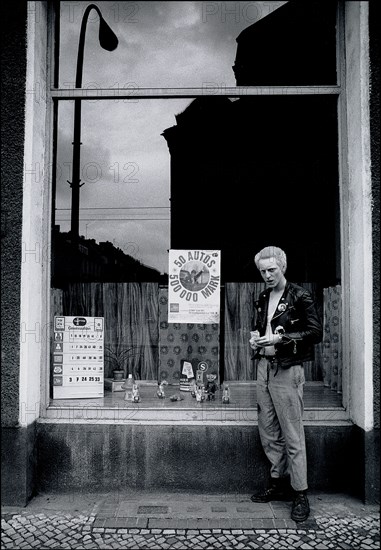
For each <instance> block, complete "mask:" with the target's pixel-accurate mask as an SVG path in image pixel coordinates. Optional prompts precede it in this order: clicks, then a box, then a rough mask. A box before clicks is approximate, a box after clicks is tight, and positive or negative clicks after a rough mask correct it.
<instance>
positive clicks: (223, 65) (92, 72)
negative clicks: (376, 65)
mask: <svg viewBox="0 0 381 550" xmlns="http://www.w3.org/2000/svg"><path fill="white" fill-rule="evenodd" d="M88 5H89V3H88V2H60V14H61V16H60V22H61V31H60V79H59V81H60V83H59V85H60V87H61V88H73V87H74V86H75V81H76V65H77V55H78V39H79V33H80V26H81V21H82V20H83V16H84V14H85V10H86V7H87V6H88ZM97 6H98V7H99V8H100V10H101V14H102V17H103V18H104V20H105V21H106V23H107V24H108V25H109V26H110V28H111V29H112V30H113V32H114V33H115V35H116V36H117V37H118V41H119V44H118V47H117V48H116V49H115V50H114V51H107V50H105V49H103V48H102V47H101V46H100V44H99V40H98V29H99V15H98V14H97V13H96V11H95V10H94V9H92V10H91V11H90V13H89V14H88V23H87V27H86V33H85V45H84V62H83V80H82V87H83V88H89V89H90V88H91V89H93V88H95V89H96V88H120V87H128V88H131V89H136V88H141V87H143V88H144V87H175V88H179V87H200V88H202V87H206V86H211V85H214V86H216V87H218V88H220V89H221V92H222V93H223V90H224V88H225V87H226V86H235V85H236V84H239V85H243V86H247V85H249V86H250V85H279V84H281V85H287V84H294V85H302V84H308V85H312V84H334V83H336V68H335V67H336V61H335V17H336V14H335V10H336V8H335V2H326V3H322V2H281V1H279V2H200V1H196V2H188V1H185V2H183V1H181V2H177V1H175V2H172V1H167V2H98V3H97ZM233 67H234V70H233Z"/></svg>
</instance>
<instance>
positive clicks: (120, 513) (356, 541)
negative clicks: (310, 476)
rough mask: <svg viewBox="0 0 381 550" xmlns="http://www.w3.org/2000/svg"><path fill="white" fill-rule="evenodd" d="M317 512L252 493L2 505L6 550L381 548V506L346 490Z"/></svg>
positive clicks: (324, 499) (42, 499) (324, 500)
mask: <svg viewBox="0 0 381 550" xmlns="http://www.w3.org/2000/svg"><path fill="white" fill-rule="evenodd" d="M310 504H311V516H310V518H309V519H308V520H307V521H305V522H303V523H299V524H297V523H295V522H293V521H292V520H291V519H290V508H291V504H290V503H281V502H278V503H271V504H270V503H269V504H264V505H262V504H261V505H258V504H253V503H251V501H250V495H239V496H238V495H237V496H234V495H233V496H232V495H228V496H224V495H220V496H218V495H212V496H206V495H202V496H197V495H193V496H192V495H169V494H166V495H162V494H161V495H152V494H150V495H149V494H146V495H138V494H135V495H129V496H128V497H126V496H123V495H121V494H119V495H100V496H96V497H94V496H88V497H87V498H83V497H81V498H79V497H78V496H77V495H60V496H58V495H42V496H39V497H36V498H35V499H33V500H32V501H31V503H29V504H28V506H26V507H25V508H21V509H13V508H9V507H8V508H5V507H3V509H2V520H1V530H2V538H1V548H4V549H8V548H9V549H11V548H12V549H23V548H25V549H29V548H38V549H40V548H41V549H43V550H44V549H48V548H53V549H61V548H62V549H64V548H70V549H90V550H92V549H98V548H99V549H101V548H104V549H109V548H110V549H113V548H132V549H152V550H156V549H176V550H182V549H196V550H197V549H209V548H211V549H212V548H213V549H214V548H221V549H223V548H234V549H251V548H263V549H277V550H278V549H283V548H284V549H287V548H301V549H302V550H307V549H310V548H311V549H328V548H332V549H335V550H336V549H341V548H343V549H351V550H352V549H357V548H359V549H379V548H380V516H379V507H378V506H369V505H368V506H365V505H364V504H363V503H361V502H360V501H357V500H355V499H353V498H351V497H348V496H346V495H324V494H321V495H316V494H312V495H310Z"/></svg>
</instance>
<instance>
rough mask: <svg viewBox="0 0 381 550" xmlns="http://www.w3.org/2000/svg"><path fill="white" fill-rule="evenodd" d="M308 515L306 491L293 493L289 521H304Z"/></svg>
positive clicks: (308, 505) (308, 506) (308, 507)
mask: <svg viewBox="0 0 381 550" xmlns="http://www.w3.org/2000/svg"><path fill="white" fill-rule="evenodd" d="M309 515H310V504H309V502H308V497H307V493H306V491H300V492H295V496H294V501H293V503H292V510H291V519H293V520H294V521H305V520H306V519H307V518H308V516H309Z"/></svg>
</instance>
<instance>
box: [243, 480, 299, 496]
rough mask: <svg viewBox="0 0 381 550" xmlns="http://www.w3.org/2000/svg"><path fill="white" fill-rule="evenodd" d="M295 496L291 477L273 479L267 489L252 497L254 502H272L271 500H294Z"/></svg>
mask: <svg viewBox="0 0 381 550" xmlns="http://www.w3.org/2000/svg"><path fill="white" fill-rule="evenodd" d="M292 498H293V494H292V490H291V485H290V478H289V477H280V478H271V483H270V485H269V487H268V488H267V489H264V490H262V491H260V492H258V493H255V494H254V495H252V497H251V500H252V501H253V502H270V501H271V500H283V501H284V500H292Z"/></svg>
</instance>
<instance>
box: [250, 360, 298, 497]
mask: <svg viewBox="0 0 381 550" xmlns="http://www.w3.org/2000/svg"><path fill="white" fill-rule="evenodd" d="M304 382H305V379H304V370H303V366H302V365H294V366H292V367H290V368H288V369H282V368H279V369H277V365H276V363H275V364H273V363H272V362H271V360H269V359H266V358H265V357H263V358H262V359H260V361H259V363H258V376H257V399H258V429H259V435H260V438H261V443H262V446H263V450H264V452H265V454H266V456H267V458H268V459H269V461H270V463H271V470H270V474H271V477H272V478H280V477H284V476H287V475H288V474H289V475H290V481H291V486H292V488H293V489H294V490H295V491H305V490H306V489H307V488H308V485H307V457H306V443H305V436H304V427H303V385H304Z"/></svg>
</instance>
